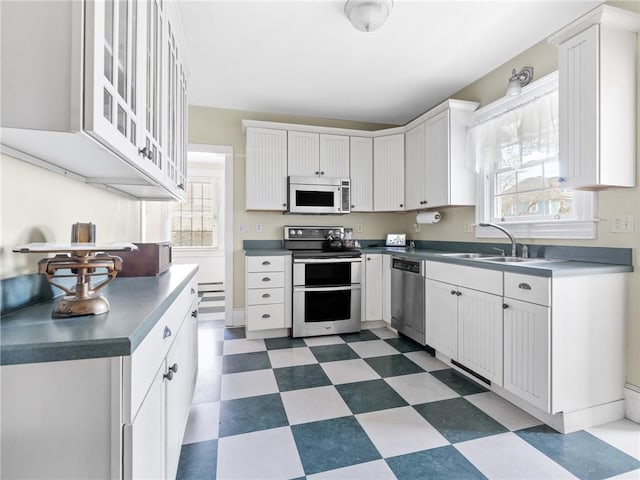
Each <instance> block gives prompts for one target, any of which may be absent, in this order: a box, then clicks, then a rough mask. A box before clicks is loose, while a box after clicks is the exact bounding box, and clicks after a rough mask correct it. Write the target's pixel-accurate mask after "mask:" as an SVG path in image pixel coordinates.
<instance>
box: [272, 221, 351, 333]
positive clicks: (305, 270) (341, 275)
mask: <svg viewBox="0 0 640 480" xmlns="http://www.w3.org/2000/svg"><path fill="white" fill-rule="evenodd" d="M343 237H344V227H308V226H297V227H296V226H286V227H284V246H285V248H286V249H288V250H291V252H292V254H291V256H292V261H293V287H292V288H293V295H292V297H293V308H292V313H293V325H292V336H293V337H308V336H314V335H330V334H336V333H349V332H358V331H360V323H361V322H360V308H361V307H360V298H361V291H360V280H361V260H362V259H361V253H360V251H359V250H354V249H345V248H344V247H343V244H342V242H339V241H336V240H335V239H341V238H343Z"/></svg>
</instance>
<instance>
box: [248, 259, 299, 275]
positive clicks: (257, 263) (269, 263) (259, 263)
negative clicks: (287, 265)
mask: <svg viewBox="0 0 640 480" xmlns="http://www.w3.org/2000/svg"><path fill="white" fill-rule="evenodd" d="M285 258H287V259H289V261H291V257H289V256H282V255H280V256H271V257H247V272H281V271H283V270H284V259H285Z"/></svg>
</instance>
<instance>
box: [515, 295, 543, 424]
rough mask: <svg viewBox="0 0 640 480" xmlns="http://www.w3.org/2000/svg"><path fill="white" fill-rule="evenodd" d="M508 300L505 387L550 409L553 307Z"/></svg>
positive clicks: (529, 400)
mask: <svg viewBox="0 0 640 480" xmlns="http://www.w3.org/2000/svg"><path fill="white" fill-rule="evenodd" d="M504 301H505V304H506V305H508V308H507V309H505V311H504V388H505V390H508V391H509V392H511V393H513V394H515V395H517V396H518V397H520V398H523V399H524V400H526V401H527V402H529V403H531V404H533V405H535V406H536V407H538V408H540V409H542V410H544V411H546V412H550V411H551V408H550V407H551V404H550V382H551V372H550V370H549V368H550V362H549V357H550V343H551V337H550V309H549V307H544V306H541V305H535V304H533V303H527V302H521V301H519V300H513V299H511V298H505V299H504Z"/></svg>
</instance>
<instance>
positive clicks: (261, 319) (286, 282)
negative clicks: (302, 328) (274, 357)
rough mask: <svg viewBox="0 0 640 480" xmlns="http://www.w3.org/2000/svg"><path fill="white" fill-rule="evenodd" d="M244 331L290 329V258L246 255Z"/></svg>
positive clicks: (284, 256)
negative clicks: (245, 325) (245, 329)
mask: <svg viewBox="0 0 640 480" xmlns="http://www.w3.org/2000/svg"><path fill="white" fill-rule="evenodd" d="M245 266H246V286H247V290H246V300H247V301H246V305H247V306H246V312H245V315H246V324H247V332H250V333H252V332H253V333H255V332H263V331H266V330H272V331H274V332H275V331H276V329H284V328H291V257H290V256H288V255H278V256H275V255H270V256H248V257H246V262H245Z"/></svg>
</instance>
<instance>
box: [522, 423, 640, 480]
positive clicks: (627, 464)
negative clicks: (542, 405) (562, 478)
mask: <svg viewBox="0 0 640 480" xmlns="http://www.w3.org/2000/svg"><path fill="white" fill-rule="evenodd" d="M515 433H516V435H518V436H519V437H520V438H522V439H524V440H525V441H526V442H528V443H529V444H531V445H533V446H534V447H536V448H537V449H538V450H540V451H541V452H542V453H544V454H545V455H547V456H548V457H550V458H551V459H553V460H554V461H556V462H557V463H559V464H560V465H562V466H563V467H564V468H566V469H567V470H569V471H570V472H571V473H573V474H574V475H575V476H576V477H578V478H580V479H581V480H600V479H604V478H609V477H612V476H616V475H620V474H622V473H625V472H629V471H632V470H637V469H639V468H640V461H638V460H636V459H635V458H633V457H631V456H629V455H627V454H626V453H624V452H621V451H620V450H618V449H617V448H615V447H613V446H611V445H609V444H608V443H605V442H603V441H602V440H600V439H599V438H596V437H594V436H593V435H591V434H589V433H587V432H585V431H584V430H581V431H579V432H573V433H568V434H566V435H563V434H561V433H558V432H556V431H555V430H553V429H552V428H551V427H548V426H547V425H538V426H535V427H531V428H527V429H524V430H519V431H517V432H515Z"/></svg>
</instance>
